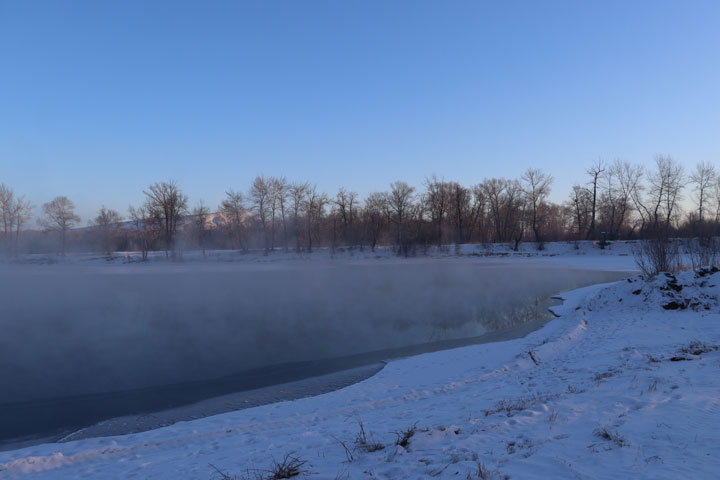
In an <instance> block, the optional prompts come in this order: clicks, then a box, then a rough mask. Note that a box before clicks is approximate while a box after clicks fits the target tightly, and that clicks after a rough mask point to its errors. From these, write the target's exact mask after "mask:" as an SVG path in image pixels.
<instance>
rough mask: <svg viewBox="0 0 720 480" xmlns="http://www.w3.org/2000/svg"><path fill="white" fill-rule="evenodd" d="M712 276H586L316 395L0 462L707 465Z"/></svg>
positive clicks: (717, 386)
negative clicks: (520, 324)
mask: <svg viewBox="0 0 720 480" xmlns="http://www.w3.org/2000/svg"><path fill="white" fill-rule="evenodd" d="M718 282H720V274H718V273H715V274H707V275H705V276H702V277H699V276H696V275H695V274H694V273H692V272H686V273H683V274H681V275H679V276H678V278H677V281H673V280H672V279H668V278H664V277H663V278H661V279H659V280H656V281H655V282H652V283H649V284H645V283H643V282H641V281H640V280H637V279H635V280H633V281H632V282H630V281H622V282H618V283H615V284H611V285H609V286H593V287H587V288H584V289H581V290H578V291H575V292H572V293H570V294H567V295H565V298H566V302H565V304H564V305H563V306H562V307H560V308H558V313H560V314H561V315H562V316H561V317H560V318H559V319H557V320H554V321H552V322H550V323H549V324H547V325H546V326H545V327H544V328H542V329H541V330H539V331H536V332H534V333H532V334H530V335H528V336H527V337H526V338H523V339H519V340H512V341H508V342H502V343H493V344H485V345H477V346H470V347H464V348H459V349H455V350H449V351H442V352H436V353H430V354H425V355H420V356H416V357H411V358H408V359H404V360H399V361H393V362H391V363H390V364H389V365H387V366H386V368H385V369H383V370H382V371H381V372H379V373H378V374H377V375H375V376H373V377H372V378H369V379H367V380H365V381H363V382H361V383H358V384H355V385H352V386H349V387H347V388H344V389H342V390H339V391H336V392H332V393H328V394H325V395H322V396H318V397H312V398H305V399H300V400H295V401H293V402H282V403H276V404H272V405H265V406H262V407H258V408H252V409H247V410H242V411H237V412H232V413H227V414H223V415H218V416H214V417H209V418H205V419H202V420H198V421H193V422H186V423H178V424H175V425H173V426H170V427H167V428H163V429H158V430H154V431H150V432H145V433H141V434H134V435H127V436H121V437H108V438H97V439H86V440H81V441H76V442H70V443H64V444H48V445H40V446H35V447H30V448H26V449H23V450H16V451H9V452H3V453H0V476H6V477H8V478H15V477H25V476H26V475H27V476H28V478H80V477H83V476H86V477H89V478H173V479H177V478H193V479H195V478H198V479H210V478H218V474H217V472H216V471H215V470H214V468H213V467H211V464H212V465H214V466H215V467H217V468H219V469H220V470H222V471H223V472H225V473H227V474H229V475H237V478H243V476H248V477H249V478H255V477H253V475H254V474H255V473H260V474H262V473H263V471H264V470H265V469H269V468H271V466H272V464H273V462H274V461H281V460H282V459H283V458H284V456H285V455H286V454H290V455H292V456H294V457H297V458H299V459H301V460H303V461H306V462H307V463H306V464H304V466H303V467H302V468H301V469H304V470H306V471H307V472H310V473H311V474H310V475H308V476H309V477H311V478H367V477H371V478H419V477H435V478H468V476H469V478H478V473H479V469H481V470H482V471H484V472H487V473H488V478H492V477H493V476H495V477H498V478H501V477H502V476H509V477H510V478H617V477H627V476H630V475H633V476H635V477H637V478H681V477H685V476H688V475H691V476H693V477H694V478H713V477H714V475H715V474H716V473H717V471H718V470H720V429H718V427H720V421H719V420H718V413H719V412H720V409H719V408H718V405H720V380H719V378H720V377H718V375H717V371H718V367H720V352H719V351H718V350H717V346H718V345H719V344H720V322H718V320H719V316H718V314H717V309H718V300H717V298H718V294H720V287H718ZM706 307H707V308H709V309H706ZM359 422H362V423H363V425H364V429H365V431H366V432H367V438H368V443H367V444H365V445H363V444H358V443H356V440H357V437H358V433H359V431H360V428H359ZM412 426H416V430H415V432H414V435H413V436H412V437H411V438H410V439H409V440H408V441H407V443H406V444H405V446H399V445H396V444H395V443H396V438H397V437H396V434H395V433H393V432H402V431H404V430H406V429H408V428H410V427H412ZM342 443H345V445H346V446H347V447H348V449H349V450H350V451H349V453H348V452H346V451H345V449H344V447H343V445H342ZM403 443H405V442H403ZM376 444H377V445H376ZM380 447H382V448H380ZM371 450H374V451H371ZM350 459H352V461H349V460H350Z"/></svg>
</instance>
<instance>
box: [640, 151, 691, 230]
mask: <svg viewBox="0 0 720 480" xmlns="http://www.w3.org/2000/svg"><path fill="white" fill-rule="evenodd" d="M655 166H656V170H655V171H654V172H653V173H652V174H651V175H650V188H649V192H648V193H649V197H650V202H651V205H652V222H653V223H652V227H653V233H654V234H655V235H657V234H658V233H660V231H661V230H663V232H662V233H663V235H664V236H665V237H666V238H667V237H668V235H669V231H670V227H671V225H672V220H673V216H674V214H676V213H677V210H678V203H679V201H680V200H681V199H682V197H681V196H680V193H681V191H682V189H683V187H684V186H685V178H684V174H683V169H682V165H680V164H679V163H678V162H677V161H675V160H674V159H673V158H672V157H668V156H662V155H660V156H658V157H657V158H656V159H655Z"/></svg>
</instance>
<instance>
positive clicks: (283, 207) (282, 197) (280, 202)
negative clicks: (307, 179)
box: [272, 177, 288, 252]
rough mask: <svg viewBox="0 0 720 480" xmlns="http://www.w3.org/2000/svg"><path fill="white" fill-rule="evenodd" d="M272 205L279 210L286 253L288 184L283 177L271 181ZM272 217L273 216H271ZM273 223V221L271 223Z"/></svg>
mask: <svg viewBox="0 0 720 480" xmlns="http://www.w3.org/2000/svg"><path fill="white" fill-rule="evenodd" d="M272 194H273V204H275V205H277V208H279V209H280V220H281V221H282V227H283V249H284V250H285V251H286V252H287V251H288V234H287V218H286V216H287V215H286V214H287V201H288V183H287V180H285V177H280V178H273V179H272ZM273 217H274V216H273ZM273 223H274V221H273Z"/></svg>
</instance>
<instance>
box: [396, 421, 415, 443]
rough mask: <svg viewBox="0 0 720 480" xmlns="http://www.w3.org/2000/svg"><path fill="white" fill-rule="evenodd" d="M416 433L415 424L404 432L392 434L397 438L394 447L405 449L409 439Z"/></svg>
mask: <svg viewBox="0 0 720 480" xmlns="http://www.w3.org/2000/svg"><path fill="white" fill-rule="evenodd" d="M416 431H417V422H416V423H414V424H413V425H412V426H410V427H408V428H406V429H405V430H402V431H400V432H393V433H394V434H395V436H397V440H395V445H398V446H400V447H403V448H407V447H408V444H409V443H410V439H411V438H412V437H413V435H415V432H416Z"/></svg>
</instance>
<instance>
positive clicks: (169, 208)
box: [143, 180, 188, 258]
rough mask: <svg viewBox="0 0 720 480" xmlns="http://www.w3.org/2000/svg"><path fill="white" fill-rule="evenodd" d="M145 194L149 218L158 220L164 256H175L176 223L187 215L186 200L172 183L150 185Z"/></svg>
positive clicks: (175, 184)
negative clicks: (161, 232)
mask: <svg viewBox="0 0 720 480" xmlns="http://www.w3.org/2000/svg"><path fill="white" fill-rule="evenodd" d="M143 193H144V194H145V197H146V199H145V207H146V209H147V210H148V214H149V216H150V217H155V218H158V219H160V222H161V224H162V230H163V239H164V240H165V256H168V253H169V252H172V255H173V258H174V257H175V255H176V249H175V247H176V236H177V229H178V223H179V222H180V220H181V218H182V216H183V215H185V214H186V213H187V205H188V198H187V196H186V195H185V194H183V193H182V191H181V190H180V188H179V187H178V185H177V183H175V182H174V181H172V180H171V181H169V182H162V183H155V184H153V185H150V187H148V189H147V190H146V191H143Z"/></svg>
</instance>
